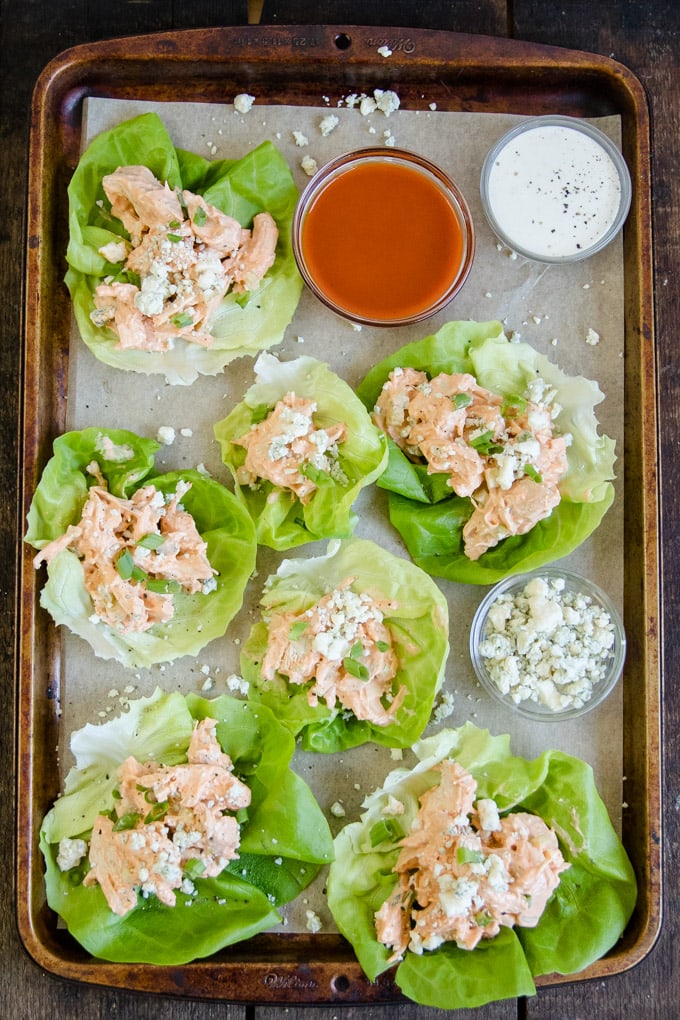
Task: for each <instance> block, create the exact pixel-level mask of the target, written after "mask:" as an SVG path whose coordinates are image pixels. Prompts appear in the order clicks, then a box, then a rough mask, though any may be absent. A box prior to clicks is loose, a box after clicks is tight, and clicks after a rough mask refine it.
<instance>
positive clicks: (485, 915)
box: [475, 910, 493, 928]
mask: <svg viewBox="0 0 680 1020" xmlns="http://www.w3.org/2000/svg"><path fill="white" fill-rule="evenodd" d="M492 921H493V918H492V916H491V914H490V913H489V912H488V911H487V910H481V911H480V912H479V913H478V914H475V924H478V925H479V927H480V928H488V926H489V925H490V924H491V922H492Z"/></svg>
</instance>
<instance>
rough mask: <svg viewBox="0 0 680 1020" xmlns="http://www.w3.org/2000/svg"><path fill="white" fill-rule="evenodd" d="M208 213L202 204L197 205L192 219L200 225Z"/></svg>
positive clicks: (202, 224)
mask: <svg viewBox="0 0 680 1020" xmlns="http://www.w3.org/2000/svg"><path fill="white" fill-rule="evenodd" d="M207 220H208V214H207V212H206V211H205V209H204V208H203V206H202V205H199V206H198V208H197V209H196V212H195V213H194V215H193V221H194V223H195V224H196V226H197V227H202V226H204V225H205V223H207Z"/></svg>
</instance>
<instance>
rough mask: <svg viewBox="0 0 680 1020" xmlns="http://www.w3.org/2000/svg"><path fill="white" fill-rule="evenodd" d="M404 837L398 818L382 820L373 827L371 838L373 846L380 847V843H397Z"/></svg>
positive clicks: (370, 833)
mask: <svg viewBox="0 0 680 1020" xmlns="http://www.w3.org/2000/svg"><path fill="white" fill-rule="evenodd" d="M403 835H404V830H403V829H402V827H401V825H400V824H399V822H398V821H397V820H396V818H381V819H380V821H379V822H376V823H375V825H372V826H371V830H370V832H369V837H370V840H371V846H379V845H380V843H396V842H397V840H400V839H401V838H402V836H403Z"/></svg>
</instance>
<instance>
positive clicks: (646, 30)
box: [513, 0, 680, 1020]
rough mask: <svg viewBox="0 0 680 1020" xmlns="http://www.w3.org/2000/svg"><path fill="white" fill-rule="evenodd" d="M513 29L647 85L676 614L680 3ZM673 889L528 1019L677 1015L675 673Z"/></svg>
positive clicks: (600, 8) (520, 9)
mask: <svg viewBox="0 0 680 1020" xmlns="http://www.w3.org/2000/svg"><path fill="white" fill-rule="evenodd" d="M513 15H514V35H515V36H516V37H517V38H522V39H530V40H532V41H535V42H546V43H552V42H556V41H559V43H560V44H562V45H565V46H569V47H574V48H577V49H586V50H597V51H598V52H600V53H604V54H606V55H607V56H612V57H614V58H615V59H616V60H619V61H620V62H621V63H623V64H625V65H626V66H628V67H630V68H631V69H632V70H633V71H635V72H636V73H637V75H638V77H639V78H640V79H641V80H642V82H643V83H644V84H645V86H646V88H647V92H648V97H649V102H650V106H651V110H652V154H653V163H652V172H653V195H654V210H655V214H654V245H655V274H656V301H655V304H656V338H657V365H658V376H659V379H660V380H661V396H660V403H661V410H662V414H661V416H660V452H661V500H662V515H661V517H662V529H663V535H662V563H663V573H664V594H665V615H666V619H667V620H669V621H672V620H673V618H674V610H676V611H677V608H678V593H679V591H680V587H679V585H680V560H679V558H678V553H677V548H678V546H677V538H676V525H675V522H676V521H677V520H678V516H679V514H680V487H679V485H678V480H677V474H676V473H675V472H674V470H673V466H672V465H673V463H674V461H675V457H676V451H677V436H678V430H679V428H680V397H679V390H678V382H679V380H678V371H679V369H678V359H677V353H676V338H675V336H676V326H675V324H676V323H677V322H678V316H680V289H679V288H678V285H677V271H676V269H675V267H676V266H677V265H678V258H680V231H679V229H678V226H679V224H680V185H679V183H678V179H677V176H676V174H675V173H674V171H673V167H674V166H676V165H677V163H678V159H679V158H680V143H679V141H678V140H679V138H680V76H679V74H678V58H679V55H680V42H679V38H680V9H679V8H678V6H677V4H676V3H675V2H673V0H667V2H659V3H653V4H650V3H647V2H636V0H630V2H629V3H624V4H620V3H615V2H613V0H604V2H601V3H598V4H597V8H596V11H595V9H594V7H593V5H592V4H591V3H588V2H571V3H568V4H561V5H560V4H557V5H553V4H546V3H542V2H539V0H530V2H528V0H516V2H515V4H514V5H513ZM679 668H680V634H679V633H678V631H677V629H676V628H675V627H673V626H672V625H671V626H668V627H667V629H666V637H665V649H664V667H663V673H664V675H665V677H666V678H672V677H675V676H676V675H677V673H678V669H679ZM664 706H665V710H664V718H663V730H664V758H665V763H666V769H665V776H666V782H665V790H664V794H665V804H666V813H665V817H664V842H665V850H666V867H665V872H666V883H665V889H666V895H665V904H664V918H665V919H664V926H663V929H662V933H661V937H660V939H659V940H658V942H657V945H656V946H655V948H654V950H653V951H652V952H651V954H650V955H649V956H648V957H647V958H646V959H645V960H644V961H643V962H642V963H641V964H640V965H639V966H638V967H636V968H635V969H634V971H632V972H630V973H629V974H626V975H621V976H618V977H615V978H612V979H610V980H608V981H606V982H588V983H585V984H579V983H573V984H569V985H565V986H563V987H561V988H552V989H545V990H542V991H541V994H540V995H539V996H538V997H537V998H536V999H533V1000H530V1001H529V1002H528V1003H527V1013H526V1015H527V1017H528V1018H531V1020H553V1018H554V1017H557V1016H560V1017H562V1016H564V1017H571V1018H577V1017H579V1018H580V1017H587V1016H596V1017H598V1020H619V1018H621V1017H624V1016H634V1015H636V1014H638V1013H639V1014H641V1015H644V1016H647V1017H657V1018H669V1020H670V1018H671V1017H676V1016H677V1015H678V973H679V971H680V965H679V964H680V951H679V948H678V947H679V945H680V934H679V933H680V926H679V925H678V923H677V916H678V907H679V905H680V895H679V891H678V883H677V873H678V841H679V836H680V826H679V819H678V800H677V794H678V785H677V783H678V762H679V761H680V738H679V736H678V734H679V732H680V699H679V698H678V696H677V693H676V691H675V690H674V687H673V685H672V683H671V682H670V680H667V682H666V685H665V698H664Z"/></svg>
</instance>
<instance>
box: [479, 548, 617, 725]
mask: <svg viewBox="0 0 680 1020" xmlns="http://www.w3.org/2000/svg"><path fill="white" fill-rule="evenodd" d="M536 578H545V579H546V580H550V579H552V578H562V579H564V580H565V581H566V582H567V584H568V585H570V586H571V587H572V590H581V591H583V593H584V594H586V595H590V596H592V597H593V598H595V599H597V601H598V602H599V603H600V604H601V605H602V607H603V608H604V609H605V610H606V611H607V612H608V613H609V615H610V617H611V620H612V623H613V625H614V630H615V635H616V637H615V642H614V649H613V652H612V658H611V662H610V663H609V667H608V669H609V672H608V675H607V677H606V678H605V679H603V680H602V681H600V683H599V685H598V687H596V688H595V689H594V693H593V694H592V695H591V697H590V698H589V699H588V701H586V702H585V704H584V705H582V706H580V707H579V708H567V709H564V710H563V711H555V710H553V709H549V708H547V707H546V708H539V707H538V706H536V704H535V702H530V701H522V702H519V703H516V702H514V701H513V700H512V698H510V697H509V696H508V695H507V694H503V693H502V692H501V691H500V690H499V689H498V687H497V686H496V684H495V683H494V682H493V680H492V679H491V677H490V676H489V675H488V670H487V668H486V666H485V665H484V660H483V657H482V656H481V655H480V653H479V643H480V640H481V638H482V634H483V626H484V623H485V621H486V617H487V615H488V611H489V608H490V607H491V605H492V604H493V603H494V602H495V601H496V599H497V598H498V596H499V595H502V594H504V593H505V592H506V591H508V590H509V589H512V588H515V587H517V588H518V589H521V588H523V587H526V585H527V584H528V583H529V581H532V580H534V579H536ZM469 651H470V659H471V661H472V666H473V669H474V672H475V675H476V677H477V679H478V681H479V683H480V684H481V686H482V687H483V688H484V690H485V691H487V693H488V694H490V695H491V696H492V697H493V698H495V700H496V701H497V702H498V703H500V704H501V705H503V706H504V707H505V708H509V709H511V710H512V711H513V712H516V713H517V714H518V715H520V716H523V717H524V718H525V719H531V720H532V721H534V722H551V723H552V722H564V721H565V720H571V719H576V718H578V717H579V716H583V715H585V714H586V713H587V712H590V711H592V710H593V709H595V708H597V707H598V706H599V705H601V704H602V703H603V702H604V701H605V700H606V698H608V697H609V695H610V694H611V693H612V691H613V690H614V688H615V687H616V685H617V684H618V682H619V680H620V678H621V675H622V673H623V667H624V663H625V658H626V632H625V628H624V625H623V619H622V617H621V614H620V612H619V610H618V608H617V607H616V605H615V604H614V602H613V600H612V598H611V596H610V595H609V594H608V592H606V591H605V590H604V588H602V587H601V586H600V585H599V584H597V582H595V581H592V580H591V579H590V578H588V577H586V576H585V575H584V574H579V573H577V572H576V571H574V570H571V569H568V568H564V569H563V568H561V567H538V568H537V569H536V570H531V571H526V572H524V573H519V574H512V575H510V576H509V577H505V578H503V580H501V581H498V582H497V583H496V584H495V585H494V586H493V587H492V588H491V589H490V590H489V591H488V592H487V593H486V595H485V596H484V598H483V599H482V601H481V602H480V603H479V605H478V606H477V609H476V610H475V614H474V617H473V620H472V624H471V626H470V635H469Z"/></svg>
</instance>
